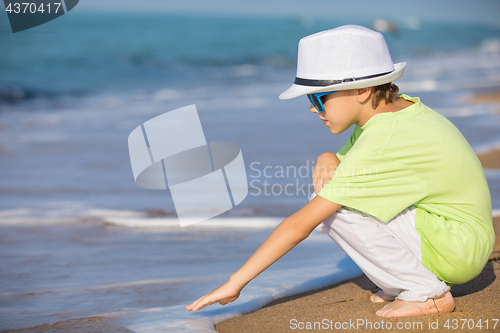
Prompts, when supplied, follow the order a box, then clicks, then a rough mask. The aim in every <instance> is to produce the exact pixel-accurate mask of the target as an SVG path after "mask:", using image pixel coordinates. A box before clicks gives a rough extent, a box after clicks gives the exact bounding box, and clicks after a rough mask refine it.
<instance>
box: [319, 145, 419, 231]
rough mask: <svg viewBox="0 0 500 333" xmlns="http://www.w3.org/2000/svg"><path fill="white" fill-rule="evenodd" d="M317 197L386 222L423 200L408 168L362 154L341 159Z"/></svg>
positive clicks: (415, 178)
mask: <svg viewBox="0 0 500 333" xmlns="http://www.w3.org/2000/svg"><path fill="white" fill-rule="evenodd" d="M318 195H319V196H321V197H323V198H325V199H327V200H330V201H332V202H335V203H337V204H339V205H342V206H347V207H351V208H354V209H357V210H360V211H362V212H365V213H367V214H369V215H371V216H374V217H376V218H378V219H380V220H382V221H384V222H389V221H390V220H391V219H392V218H393V217H395V216H396V215H397V214H399V213H400V212H401V211H403V210H404V209H406V208H407V207H409V206H411V205H413V204H416V203H417V202H418V201H420V200H422V199H423V198H424V197H425V189H424V188H423V185H422V182H421V181H420V179H419V178H418V175H417V174H416V173H415V172H414V171H413V170H412V169H411V168H410V167H408V166H407V165H405V164H403V163H401V162H398V161H394V160H390V159H387V158H384V157H383V156H380V155H375V154H371V153H369V152H363V151H359V150H356V151H350V152H349V153H348V154H346V155H345V156H344V158H343V159H342V161H341V163H340V164H339V166H338V168H337V170H336V171H335V173H334V174H333V177H332V179H331V180H330V182H329V183H328V184H326V185H325V186H324V187H323V189H322V190H321V191H320V192H319V193H318Z"/></svg>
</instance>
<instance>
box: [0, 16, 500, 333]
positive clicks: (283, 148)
mask: <svg viewBox="0 0 500 333" xmlns="http://www.w3.org/2000/svg"><path fill="white" fill-rule="evenodd" d="M2 15H3V14H2ZM2 15H0V268H1V269H0V285H1V286H2V287H1V290H0V330H9V329H21V328H27V327H34V326H37V325H42V324H48V323H55V322H60V321H64V320H69V319H75V318H84V317H90V316H103V317H106V318H108V319H109V320H110V322H112V323H113V324H115V325H117V326H123V327H126V328H128V329H130V330H132V331H134V332H152V331H154V332H160V331H161V332H163V331H164V332H177V331H183V332H210V331H212V332H213V331H214V328H213V324H214V323H216V322H218V321H220V320H223V319H226V318H229V317H231V316H235V315H238V314H242V313H246V312H249V311H252V310H255V309H257V308H259V307H262V306H263V305H264V304H266V303H268V302H270V301H271V300H273V299H276V298H278V297H283V296H286V295H290V294H295V293H299V292H303V291H307V290H312V289H317V288H320V287H323V286H327V285H330V284H333V283H336V282H340V281H343V280H346V279H349V278H352V277H355V276H359V275H360V274H361V271H360V270H359V269H358V268H357V267H356V265H355V264H354V263H353V262H352V261H351V260H350V259H349V258H347V256H346V255H345V254H344V253H343V252H342V251H341V250H340V249H339V248H338V247H337V246H336V245H335V244H334V243H333V242H332V241H331V240H330V239H329V238H328V237H327V236H326V235H325V234H322V233H320V232H316V231H315V232H313V234H312V235H311V236H310V237H309V238H308V239H307V240H306V241H304V242H303V243H301V244H300V245H299V246H298V247H297V248H295V249H294V250H292V251H291V252H290V253H289V254H287V255H286V256H284V257H283V258H282V259H280V260H279V261H278V262H277V263H276V264H275V265H273V267H271V268H270V269H269V270H268V271H266V272H265V273H263V274H262V275H260V276H259V277H258V278H257V279H255V280H254V281H252V282H251V283H250V284H249V285H248V286H247V287H246V288H245V289H244V290H243V292H242V296H241V297H240V299H239V300H238V301H236V302H235V303H232V304H230V305H227V306H224V307H222V306H219V305H214V306H212V307H211V308H208V309H206V310H204V311H200V312H197V313H188V312H187V311H185V310H184V307H185V306H186V305H188V304H189V303H191V302H192V301H194V300H196V299H197V298H198V297H200V296H202V295H203V294H205V293H207V292H209V291H210V290H211V289H213V288H215V287H217V286H218V285H220V284H222V283H223V282H225V281H226V280H227V278H228V277H229V275H230V274H231V273H232V272H234V271H235V270H236V269H238V268H239V267H240V266H241V265H242V264H243V263H244V262H245V260H246V259H247V258H248V257H249V256H250V255H251V254H252V253H253V251H254V250H255V249H256V248H257V247H258V246H259V244H260V243H262V242H263V241H264V239H265V238H266V237H267V236H268V235H269V234H270V232H271V231H272V229H273V228H274V227H275V226H276V225H277V224H278V223H279V222H280V221H281V220H282V219H283V218H284V217H286V216H288V215H290V214H292V213H294V212H295V211H297V210H298V209H300V208H301V207H302V206H303V205H304V204H305V203H306V202H307V198H308V196H309V194H310V193H311V192H312V191H313V189H312V186H311V185H310V183H311V177H312V170H313V168H314V161H315V159H316V157H317V156H318V155H319V154H321V153H323V152H325V151H336V150H338V149H339V148H340V147H341V146H342V144H343V143H344V142H345V140H346V139H347V138H348V136H349V135H350V131H346V132H345V133H342V134H340V135H337V136H334V135H332V134H331V133H330V132H329V131H328V130H327V129H326V128H325V127H324V126H323V125H322V123H321V122H320V121H319V120H318V117H317V116H313V115H312V114H311V113H310V112H309V104H308V101H307V98H305V97H301V98H297V99H293V100H287V101H281V100H279V99H278V95H279V94H280V93H281V92H282V91H284V90H285V89H287V88H288V87H289V86H290V85H291V83H292V82H293V79H294V77H295V69H296V67H295V66H296V53H297V44H298V41H299V39H300V38H302V37H304V36H306V35H309V34H311V33H314V32H318V31H321V30H325V29H331V28H335V27H337V26H339V25H343V24H359V25H363V26H367V27H370V26H371V24H372V21H360V20H357V19H356V18H344V19H331V20H327V19H313V18H310V17H301V16H293V17H266V18H263V17H260V18H259V17H244V16H240V17H229V16H189V15H180V14H179V15H174V14H132V13H130V14H104V13H100V14H97V13H79V12H77V11H75V12H74V13H73V12H71V13H70V14H68V15H64V16H63V17H61V18H59V19H57V20H54V21H52V22H49V23H47V24H44V25H42V26H39V27H37V28H33V29H30V30H26V31H23V32H19V33H16V34H13V33H12V32H11V30H10V27H9V25H8V21H7V16H6V15H3V16H2ZM394 23H395V24H396V25H397V26H398V27H399V30H398V33H397V34H395V35H392V34H390V33H384V35H385V38H386V40H387V43H388V45H389V49H390V50H391V54H392V58H393V61H394V62H395V63H396V62H401V61H405V62H407V63H408V66H407V69H406V70H405V74H404V76H403V78H402V79H401V80H400V81H398V82H397V83H398V85H399V87H400V91H401V92H403V93H406V94H408V95H410V96H418V97H420V98H421V100H422V101H423V102H424V104H427V105H428V106H429V107H431V108H433V109H435V110H436V111H438V112H440V113H442V114H443V115H445V116H446V117H447V118H448V119H450V120H451V121H452V122H453V123H454V124H455V125H456V126H457V127H458V128H459V129H460V131H461V132H462V133H463V134H464V136H465V137H466V139H467V140H468V141H469V143H470V144H471V146H472V147H473V148H474V149H475V150H476V151H477V152H482V151H487V150H490V149H494V148H498V147H499V146H500V130H499V128H500V104H499V103H498V102H491V103H484V104H478V103H475V102H472V99H471V97H472V96H473V95H474V94H478V93H490V92H499V91H500V28H499V26H488V25H481V24H475V25H474V24H462V23H454V24H453V23H446V24H445V23H438V22H426V21H422V20H418V19H405V20H401V21H397V22H394ZM190 104H196V107H197V109H198V113H199V116H200V120H201V124H202V126H203V130H204V133H205V137H206V139H207V141H212V142H214V141H224V142H233V143H236V144H238V145H239V146H240V147H241V151H242V154H243V159H244V161H245V166H246V171H247V177H248V181H249V185H250V188H249V194H248V196H247V198H246V199H245V200H244V201H243V202H242V203H241V204H240V205H238V206H237V207H236V208H234V209H232V210H231V211H229V212H227V213H225V214H223V215H221V216H219V217H217V218H214V219H212V220H210V221H206V223H199V224H197V225H193V226H191V227H185V228H180V227H179V226H178V223H177V220H176V215H175V209H174V205H173V201H172V197H171V195H170V193H169V191H155V190H144V189H141V188H139V187H138V186H136V184H135V183H134V179H133V175H132V170H131V166H130V159H129V156H128V147H127V138H128V135H129V133H130V132H131V131H132V130H133V129H134V128H136V127H137V126H139V125H140V124H142V123H144V122H145V121H147V120H149V119H151V118H153V117H156V116H158V115H160V114H163V113H165V112H168V111H171V110H174V109H177V108H180V107H183V106H187V105H190ZM486 176H487V180H488V184H489V186H490V191H491V194H492V203H493V209H494V213H495V214H497V213H500V172H498V171H497V170H486ZM286 185H289V187H288V192H287V193H285V192H284V191H283V188H284V187H285V186H286ZM297 268H300V269H297Z"/></svg>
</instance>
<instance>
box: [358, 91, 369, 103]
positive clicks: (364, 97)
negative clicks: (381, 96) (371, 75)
mask: <svg viewBox="0 0 500 333" xmlns="http://www.w3.org/2000/svg"><path fill="white" fill-rule="evenodd" d="M371 94H372V88H371V87H368V88H360V89H358V101H359V102H360V103H361V104H364V103H366V102H367V101H368V99H369V98H370V96H371Z"/></svg>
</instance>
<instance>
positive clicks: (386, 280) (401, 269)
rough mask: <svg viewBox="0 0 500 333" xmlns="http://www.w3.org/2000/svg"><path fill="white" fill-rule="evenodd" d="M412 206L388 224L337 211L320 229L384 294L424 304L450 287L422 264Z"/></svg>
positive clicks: (366, 216)
mask: <svg viewBox="0 0 500 333" xmlns="http://www.w3.org/2000/svg"><path fill="white" fill-rule="evenodd" d="M415 213H416V208H415V206H410V207H408V208H407V209H405V210H404V211H402V212H401V213H400V214H399V215H397V216H396V217H394V218H393V219H392V220H391V221H389V222H388V223H384V222H382V221H380V220H377V219H376V218H374V217H372V216H369V215H368V214H365V213H363V212H360V211H358V210H354V209H351V208H347V207H342V208H340V209H339V210H338V211H337V212H335V213H334V214H332V215H331V216H330V217H329V218H328V219H326V220H325V221H324V222H323V224H322V225H321V227H322V228H323V230H324V231H325V232H326V233H327V234H328V235H329V236H330V237H331V238H332V239H333V240H334V241H335V242H336V243H337V244H338V245H339V246H340V247H341V248H342V249H343V250H344V251H345V252H346V253H347V255H349V257H351V259H352V260H353V261H354V262H355V263H356V264H357V265H358V266H359V268H361V270H362V271H363V272H364V273H365V274H366V276H367V277H368V278H369V279H370V280H371V281H372V282H373V283H375V284H376V285H377V286H378V287H379V288H380V289H382V290H383V291H384V292H385V293H386V294H388V295H393V296H397V298H398V299H401V300H404V301H413V302H424V301H426V300H427V298H433V297H435V296H438V295H441V294H443V293H444V292H446V291H448V290H449V289H450V288H449V287H448V286H447V285H446V283H444V282H443V281H439V280H438V278H437V277H436V275H434V273H432V272H431V271H429V270H428V269H427V268H426V267H425V266H424V265H423V264H422V256H421V251H420V234H419V233H418V232H417V230H416V229H415Z"/></svg>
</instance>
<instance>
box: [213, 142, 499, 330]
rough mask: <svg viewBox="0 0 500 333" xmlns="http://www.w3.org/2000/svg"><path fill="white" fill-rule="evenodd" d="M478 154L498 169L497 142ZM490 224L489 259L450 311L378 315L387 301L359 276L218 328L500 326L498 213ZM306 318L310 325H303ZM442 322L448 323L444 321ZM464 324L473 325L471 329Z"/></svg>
mask: <svg viewBox="0 0 500 333" xmlns="http://www.w3.org/2000/svg"><path fill="white" fill-rule="evenodd" d="M478 157H479V160H480V161H481V163H482V165H483V167H485V168H498V169H500V148H498V149H495V150H492V151H489V152H485V153H483V154H480V155H479V156H478ZM493 225H494V228H495V234H496V235H497V238H496V243H495V248H494V251H493V254H492V255H491V258H490V261H489V262H488V263H487V265H486V267H485V268H484V269H483V271H482V272H481V274H480V275H479V276H477V277H476V278H474V279H473V280H471V281H469V282H468V283H466V284H463V285H456V286H453V287H452V290H451V291H452V294H453V296H454V298H455V311H454V312H452V313H446V314H436V315H425V316H417V317H406V318H405V317H400V318H391V319H387V318H380V317H377V316H376V315H375V312H376V311H377V310H379V309H380V308H382V307H383V306H384V305H385V304H387V303H383V304H382V303H378V304H373V303H371V302H370V299H369V297H370V295H371V294H372V293H374V292H376V291H378V288H377V287H376V286H375V285H374V284H373V283H372V282H371V281H370V280H369V279H368V278H367V277H366V276H361V277H359V278H356V279H352V280H349V281H345V282H342V283H339V284H336V285H333V286H330V287H326V288H323V289H319V290H315V291H311V292H307V293H303V294H299V295H294V296H290V297H285V298H282V299H278V300H275V301H273V302H271V303H270V304H268V305H266V306H265V307H264V308H262V309H260V310H257V311H255V312H252V313H249V314H246V315H243V316H239V317H234V318H231V319H228V320H225V321H222V322H220V323H218V324H217V325H215V328H216V330H217V331H218V332H219V333H234V332H238V333H257V332H273V333H280V332H293V331H307V332H325V331H339V332H340V331H342V332H343V331H356V332H370V331H377V332H378V331H391V330H399V331H410V332H417V331H418V332H430V331H432V332H436V331H444V330H446V331H453V332H471V331H481V332H499V331H500V322H498V324H497V325H496V327H495V328H494V327H493V325H494V323H495V321H493V320H494V319H500V281H499V280H498V279H496V276H497V275H498V274H500V216H496V217H494V218H493ZM314 322H317V323H316V328H315V326H314ZM308 323H309V325H310V326H309V327H311V329H307V327H308V326H307V325H308ZM389 323H390V324H389ZM446 323H448V324H449V328H448V327H446V326H445V325H446ZM464 323H465V324H464ZM473 323H474V325H473ZM479 323H480V324H481V325H482V327H481V328H479ZM336 324H337V326H335V325H336ZM358 324H359V325H358ZM487 324H488V328H487V327H486V325H487ZM492 324H493V325H492ZM301 325H303V326H301ZM332 325H333V326H332ZM342 325H344V327H342ZM388 325H391V328H389V327H388ZM398 325H399V326H398ZM455 325H456V328H455ZM462 325H463V327H462ZM467 325H470V327H473V328H474V329H472V330H471V329H470V328H469V327H468V326H467ZM300 327H303V329H300ZM377 327H378V328H377ZM399 327H402V328H403V329H399ZM382 328H383V329H382ZM436 328H437V329H436Z"/></svg>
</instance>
